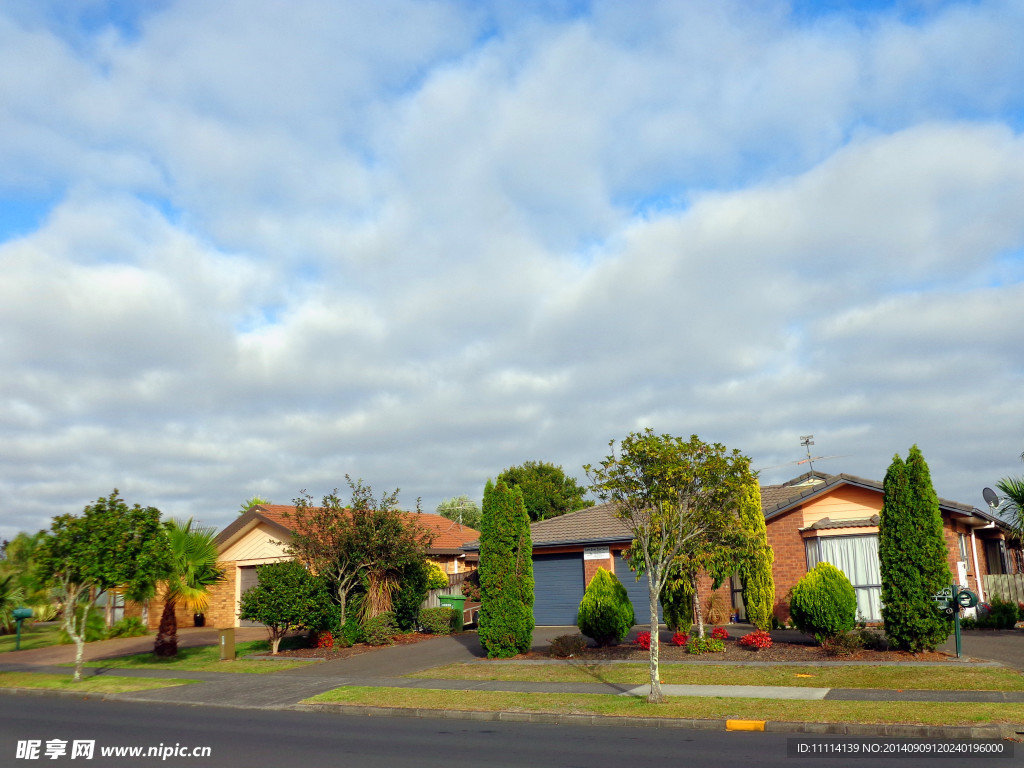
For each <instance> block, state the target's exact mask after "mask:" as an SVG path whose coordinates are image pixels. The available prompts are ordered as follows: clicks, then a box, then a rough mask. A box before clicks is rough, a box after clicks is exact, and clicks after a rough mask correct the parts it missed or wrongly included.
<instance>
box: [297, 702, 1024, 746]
mask: <svg viewBox="0 0 1024 768" xmlns="http://www.w3.org/2000/svg"><path fill="white" fill-rule="evenodd" d="M285 708H286V709H292V710H297V711H304V712H333V713H335V714H339V715H351V716H362V717H413V718H428V719H441V720H477V721H485V722H511V723H547V724H550V725H596V726H601V727H605V728H607V727H608V726H621V727H624V728H678V729H683V730H696V731H739V730H753V729H752V728H751V729H748V728H737V727H736V726H735V724H736V723H737V722H739V721H735V720H702V719H697V718H668V717H611V716H607V715H558V714H551V713H545V712H500V711H499V712H492V711H482V710H470V709H424V708H421V707H417V708H413V707H371V706H365V705H355V704H293V705H291V706H290V707H285ZM743 722H744V723H747V722H751V723H753V722H756V723H758V725H759V726H760V727H758V728H757V729H756V730H764V731H766V732H770V733H807V734H816V735H835V736H873V737H892V738H912V739H918V738H924V739H1011V738H1020V735H1021V734H1024V724H1022V725H1014V724H1006V725H984V726H954V725H951V726H936V725H906V724H901V723H877V724H871V723H804V722H787V721H774V720H765V721H760V720H758V721H743ZM730 724H732V725H731V726H730Z"/></svg>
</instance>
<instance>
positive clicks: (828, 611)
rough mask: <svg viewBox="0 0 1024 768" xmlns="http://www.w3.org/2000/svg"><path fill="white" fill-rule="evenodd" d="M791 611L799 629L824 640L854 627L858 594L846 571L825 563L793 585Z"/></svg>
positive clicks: (819, 640)
mask: <svg viewBox="0 0 1024 768" xmlns="http://www.w3.org/2000/svg"><path fill="white" fill-rule="evenodd" d="M789 611H790V614H791V615H792V616H793V623H794V624H796V627H797V629H799V630H800V631H801V632H803V633H805V634H808V635H812V636H813V637H814V639H815V640H817V641H818V642H819V643H821V642H824V641H825V640H827V639H829V638H832V637H835V636H836V635H839V634H842V633H844V632H849V631H850V630H851V629H853V625H854V623H855V622H856V620H857V594H856V592H854V590H853V585H852V584H850V580H849V579H848V578H846V574H844V573H843V572H842V571H840V570H839V569H838V568H836V567H835V566H834V565H832V564H831V563H825V562H822V563H818V564H817V565H816V566H814V569H813V570H812V571H810V572H809V573H808V574H807V575H806V576H804V577H803V578H802V579H800V581H798V582H797V583H796V586H794V587H793V589H792V591H791V592H790V593H789Z"/></svg>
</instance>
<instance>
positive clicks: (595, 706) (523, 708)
mask: <svg viewBox="0 0 1024 768" xmlns="http://www.w3.org/2000/svg"><path fill="white" fill-rule="evenodd" d="M304 703H306V704H312V703H331V704H356V705H364V706H377V707H400V708H406V709H414V708H420V707H422V708H427V709H447V710H474V711H489V712H495V711H512V712H547V713H552V714H585V715H608V716H612V717H666V718H699V719H711V720H718V719H726V720H728V719H736V720H765V719H770V720H773V721H776V722H779V721H793V722H812V723H813V722H829V723H907V724H919V725H990V724H999V723H1024V704H968V705H965V704H959V703H957V704H947V703H931V702H906V701H901V702H879V701H779V700H777V699H721V698H715V699H711V698H691V697H681V696H680V697H671V698H669V700H668V701H667V702H666V703H664V704H648V703H647V702H646V701H645V700H644V699H642V698H635V697H629V696H608V695H601V694H587V695H580V694H570V693H564V694H561V693H560V694H551V693H503V692H497V691H433V690H423V689H416V688H365V687H346V688H336V689H335V690H333V691H328V692H326V693H322V694H320V695H319V696H314V697H313V698H311V699H306V701H305V702H304Z"/></svg>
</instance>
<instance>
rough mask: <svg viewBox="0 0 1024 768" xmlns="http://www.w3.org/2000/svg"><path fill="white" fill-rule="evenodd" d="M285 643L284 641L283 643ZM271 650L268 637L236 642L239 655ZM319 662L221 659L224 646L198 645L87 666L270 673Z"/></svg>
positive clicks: (93, 662) (88, 665)
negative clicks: (169, 654)
mask: <svg viewBox="0 0 1024 768" xmlns="http://www.w3.org/2000/svg"><path fill="white" fill-rule="evenodd" d="M282 647H283V643H282ZM269 650H270V644H269V643H268V642H267V641H266V640H250V641H248V642H244V643H237V644H236V645H235V652H236V654H237V655H238V656H244V655H245V654H249V653H264V652H266V651H269ZM311 663H316V662H315V661H298V660H294V661H276V660H275V661H249V660H246V659H236V660H235V661H220V646H217V645H204V646H201V647H198V648H179V649H178V656H177V658H173V659H160V658H157V657H156V656H154V655H153V654H152V653H138V654H135V655H132V656H119V657H117V658H114V659H101V660H99V661H87V662H86V663H85V666H87V667H102V668H103V669H171V670H180V671H182V672H248V673H257V674H260V673H267V672H280V671H281V670H285V669H293V668H294V667H301V666H302V665H304V664H311Z"/></svg>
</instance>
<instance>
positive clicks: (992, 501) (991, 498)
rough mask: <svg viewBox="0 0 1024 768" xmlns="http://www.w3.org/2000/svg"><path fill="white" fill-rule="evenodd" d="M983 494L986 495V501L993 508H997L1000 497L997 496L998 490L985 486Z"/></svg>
mask: <svg viewBox="0 0 1024 768" xmlns="http://www.w3.org/2000/svg"><path fill="white" fill-rule="evenodd" d="M981 495H982V496H984V497H985V503H986V504H988V505H989V506H990V507H991V508H992V509H995V508H996V507H998V506H999V504H1000V501H999V497H998V496H996V492H995V491H993V490H992V489H991V488H983V489H982V491H981Z"/></svg>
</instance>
